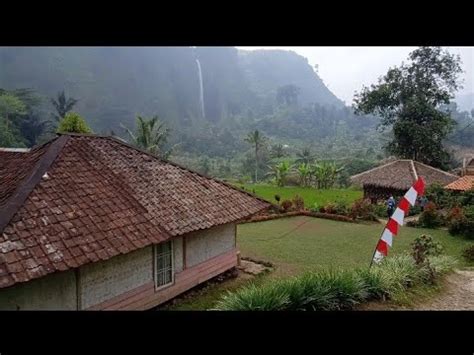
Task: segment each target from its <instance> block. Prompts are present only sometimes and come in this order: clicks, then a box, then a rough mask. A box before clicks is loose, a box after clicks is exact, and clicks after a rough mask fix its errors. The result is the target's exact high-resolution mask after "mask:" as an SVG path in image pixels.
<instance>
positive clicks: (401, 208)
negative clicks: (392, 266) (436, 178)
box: [370, 177, 425, 266]
mask: <svg viewBox="0 0 474 355" xmlns="http://www.w3.org/2000/svg"><path fill="white" fill-rule="evenodd" d="M424 192H425V182H424V181H423V178H421V177H420V178H418V180H416V181H415V183H414V184H413V186H412V187H410V189H409V190H408V191H407V193H406V194H405V196H403V198H402V199H401V200H400V203H399V204H398V207H397V209H396V210H395V212H393V214H392V216H391V217H390V218H389V219H388V222H387V224H386V226H385V228H384V230H383V232H382V235H381V237H380V239H379V241H378V243H377V246H376V247H375V251H374V254H373V256H372V261H371V262H370V266H372V264H373V262H376V263H378V262H380V261H381V260H382V259H383V258H384V257H385V256H387V254H388V249H389V247H391V246H392V242H393V236H396V235H397V234H398V226H403V220H404V218H405V216H406V215H407V214H408V211H409V209H410V206H414V205H415V202H416V198H417V197H418V196H422V195H423V193H424Z"/></svg>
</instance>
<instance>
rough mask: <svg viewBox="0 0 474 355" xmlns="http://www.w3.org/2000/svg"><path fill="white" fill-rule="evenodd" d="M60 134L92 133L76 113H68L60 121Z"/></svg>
mask: <svg viewBox="0 0 474 355" xmlns="http://www.w3.org/2000/svg"><path fill="white" fill-rule="evenodd" d="M56 132H58V133H67V132H69V133H92V130H91V129H90V128H89V126H88V125H87V123H86V121H85V120H84V118H82V117H81V116H80V115H79V114H77V113H75V112H68V113H66V115H65V116H64V117H63V118H62V119H61V120H60V121H59V124H58V128H57V130H56Z"/></svg>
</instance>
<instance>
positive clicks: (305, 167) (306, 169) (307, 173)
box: [296, 163, 313, 187]
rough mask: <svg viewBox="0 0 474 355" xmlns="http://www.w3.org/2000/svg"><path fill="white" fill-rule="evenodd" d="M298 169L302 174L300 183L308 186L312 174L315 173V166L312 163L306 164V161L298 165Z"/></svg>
mask: <svg viewBox="0 0 474 355" xmlns="http://www.w3.org/2000/svg"><path fill="white" fill-rule="evenodd" d="M296 170H297V171H298V174H299V175H300V184H301V186H303V187H306V186H308V184H309V180H310V179H311V175H312V173H313V168H312V167H311V165H309V164H306V163H301V164H300V165H298V166H297V168H296Z"/></svg>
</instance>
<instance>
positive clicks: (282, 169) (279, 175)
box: [267, 161, 291, 187]
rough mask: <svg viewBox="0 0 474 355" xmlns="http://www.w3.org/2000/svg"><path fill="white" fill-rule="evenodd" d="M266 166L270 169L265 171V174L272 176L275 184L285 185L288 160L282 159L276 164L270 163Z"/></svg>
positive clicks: (288, 166) (288, 168) (289, 168)
mask: <svg viewBox="0 0 474 355" xmlns="http://www.w3.org/2000/svg"><path fill="white" fill-rule="evenodd" d="M268 168H269V169H270V172H269V173H267V176H269V177H273V179H274V182H275V183H276V185H277V186H280V187H282V186H285V183H286V178H287V176H288V173H289V172H290V170H291V166H290V163H289V162H288V161H282V162H279V163H278V164H275V165H271V166H269V167H268Z"/></svg>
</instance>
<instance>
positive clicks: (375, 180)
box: [350, 159, 459, 200]
mask: <svg viewBox="0 0 474 355" xmlns="http://www.w3.org/2000/svg"><path fill="white" fill-rule="evenodd" d="M418 177H423V179H424V180H425V183H426V186H430V185H432V184H439V185H441V186H445V185H446V184H449V183H451V182H453V181H455V180H457V179H458V178H459V176H457V175H453V174H450V173H447V172H445V171H443V170H440V169H437V168H433V167H432V166H429V165H426V164H423V163H420V162H418V161H414V160H409V159H398V160H395V161H392V162H389V163H387V164H384V165H381V166H378V167H376V168H373V169H370V170H368V171H365V172H362V173H360V174H357V175H353V176H351V178H350V180H351V183H352V184H353V185H356V186H361V187H363V189H364V197H366V198H370V199H372V200H378V199H386V198H388V197H389V196H390V195H391V194H393V195H394V196H401V195H403V194H404V193H405V192H406V191H407V190H408V189H409V188H410V187H411V186H412V185H413V183H414V182H415V181H416V180H417V179H418Z"/></svg>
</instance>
